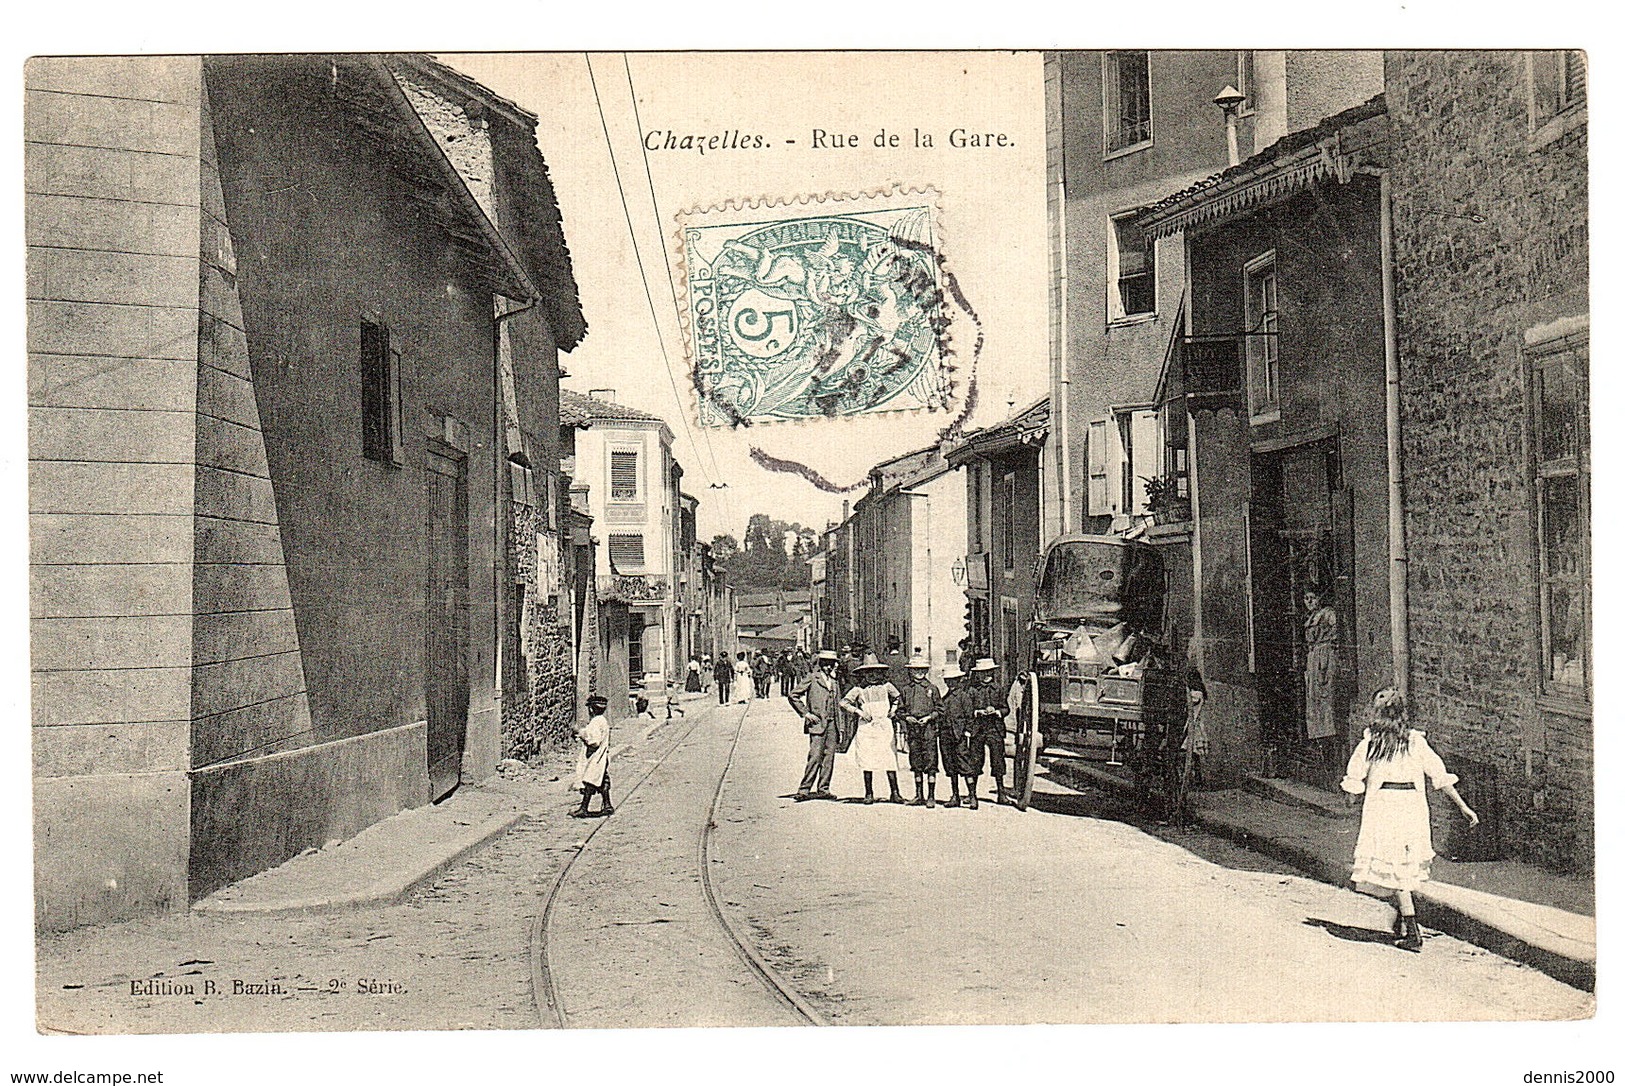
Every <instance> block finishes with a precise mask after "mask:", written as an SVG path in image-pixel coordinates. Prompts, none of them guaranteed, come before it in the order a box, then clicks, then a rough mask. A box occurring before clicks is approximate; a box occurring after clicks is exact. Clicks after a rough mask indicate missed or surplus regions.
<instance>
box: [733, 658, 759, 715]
mask: <svg viewBox="0 0 1625 1086" xmlns="http://www.w3.org/2000/svg"><path fill="white" fill-rule="evenodd" d="M755 682H756V677H755V676H754V675H752V674H751V670H750V663H749V661H747V660H746V659H745V654H744V653H742V652H741V653H739V654H738V655H737V656H735V657H734V686H735V687H737V688H738V691H739V704H740V705H743V704H745V703H746V702H747V701H749V700H750V695H751V688H752V687H753V685H754V684H755Z"/></svg>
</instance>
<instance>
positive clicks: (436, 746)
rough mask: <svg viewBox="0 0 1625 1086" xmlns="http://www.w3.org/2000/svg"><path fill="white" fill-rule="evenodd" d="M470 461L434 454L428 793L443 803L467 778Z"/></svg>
mask: <svg viewBox="0 0 1625 1086" xmlns="http://www.w3.org/2000/svg"><path fill="white" fill-rule="evenodd" d="M466 465H467V461H466V460H465V459H464V458H462V457H459V456H453V455H448V454H445V453H442V452H439V451H436V450H432V449H431V450H430V452H429V456H428V461H427V468H428V470H427V471H425V472H424V478H425V479H426V480H427V484H428V505H429V514H428V517H429V523H428V531H429V540H428V543H429V545H428V565H429V569H428V606H427V608H426V610H425V614H424V623H425V638H426V643H425V654H424V663H425V676H424V694H425V700H426V701H427V703H428V717H429V736H428V746H429V792H430V798H431V799H437V800H438V799H440V798H442V797H444V796H445V795H447V794H448V793H449V792H451V790H452V789H454V788H456V787H457V782H458V780H459V779H460V777H461V776H462V769H463V745H464V742H465V739H466V737H467V730H468V493H467V489H468V488H467V466H466Z"/></svg>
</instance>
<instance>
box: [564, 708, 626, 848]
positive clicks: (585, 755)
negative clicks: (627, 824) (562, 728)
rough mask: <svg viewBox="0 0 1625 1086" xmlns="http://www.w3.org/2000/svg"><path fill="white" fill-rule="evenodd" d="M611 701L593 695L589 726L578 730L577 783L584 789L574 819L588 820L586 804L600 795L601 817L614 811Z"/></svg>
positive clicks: (599, 810) (589, 710) (588, 711)
mask: <svg viewBox="0 0 1625 1086" xmlns="http://www.w3.org/2000/svg"><path fill="white" fill-rule="evenodd" d="M608 710H609V700H608V699H607V698H603V697H600V696H599V695H597V694H594V695H593V696H592V697H590V698H588V699H587V714H588V717H587V722H586V723H585V724H583V725H581V726H580V727H579V728H578V729H577V730H576V738H577V739H580V740H581V756H580V758H579V759H578V760H577V762H576V783H577V784H578V785H579V786H580V788H581V806H579V807H577V808H576V809H575V810H573V811H571V812H570V817H571V818H586V817H587V803H588V802H589V801H590V800H591V799H592V797H593V793H595V792H596V793H597V794H598V795H599V796H600V797H601V799H600V801H599V808H598V813H599V814H601V815H610V814H614V813H615V807H614V806H613V805H612V804H611V803H610V801H609V717H608V716H607V715H606V714H607V713H608Z"/></svg>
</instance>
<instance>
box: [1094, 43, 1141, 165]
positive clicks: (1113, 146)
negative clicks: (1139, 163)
mask: <svg viewBox="0 0 1625 1086" xmlns="http://www.w3.org/2000/svg"><path fill="white" fill-rule="evenodd" d="M1104 75H1105V99H1106V153H1107V154H1108V155H1110V154H1115V153H1116V152H1119V151H1127V150H1129V149H1130V148H1137V147H1139V146H1141V145H1142V144H1147V143H1150V142H1151V61H1150V56H1149V55H1148V54H1147V53H1146V52H1145V50H1143V49H1139V50H1120V51H1118V52H1112V53H1107V54H1106V57H1105V64H1104Z"/></svg>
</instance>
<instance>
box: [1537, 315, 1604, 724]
mask: <svg viewBox="0 0 1625 1086" xmlns="http://www.w3.org/2000/svg"><path fill="white" fill-rule="evenodd" d="M1530 355H1531V358H1530V363H1531V366H1530V368H1531V371H1532V374H1531V376H1532V381H1531V386H1532V388H1531V391H1532V394H1533V395H1532V400H1533V403H1534V412H1533V415H1534V428H1535V434H1534V442H1533V446H1532V447H1533V449H1534V453H1535V473H1534V474H1535V503H1536V510H1535V514H1536V516H1535V522H1536V531H1537V533H1538V536H1539V540H1538V550H1539V566H1540V626H1541V685H1542V688H1543V689H1544V690H1545V691H1546V692H1547V693H1549V694H1553V695H1556V696H1559V697H1568V698H1571V699H1583V698H1584V697H1585V693H1586V689H1587V686H1588V682H1589V671H1590V659H1591V614H1590V611H1591V592H1590V583H1591V580H1590V543H1591V530H1590V524H1591V517H1590V512H1591V510H1590V504H1591V503H1590V497H1591V494H1590V491H1591V478H1590V462H1589V456H1590V448H1589V446H1590V436H1589V402H1588V397H1587V392H1586V388H1587V377H1588V373H1587V370H1588V364H1587V357H1586V343H1585V339H1584V333H1578V334H1576V335H1571V336H1567V337H1564V338H1561V339H1557V340H1554V341H1548V342H1546V343H1542V344H1535V345H1532V346H1531V351H1530Z"/></svg>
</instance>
